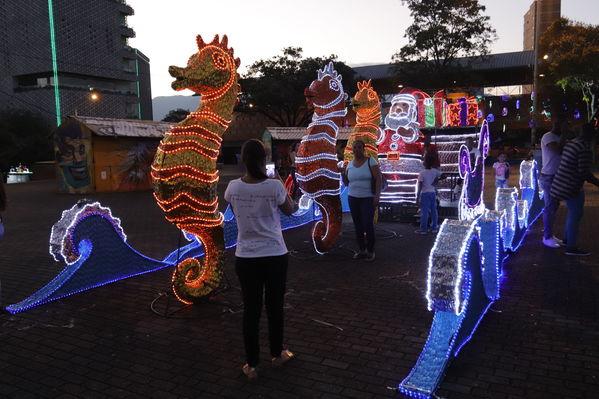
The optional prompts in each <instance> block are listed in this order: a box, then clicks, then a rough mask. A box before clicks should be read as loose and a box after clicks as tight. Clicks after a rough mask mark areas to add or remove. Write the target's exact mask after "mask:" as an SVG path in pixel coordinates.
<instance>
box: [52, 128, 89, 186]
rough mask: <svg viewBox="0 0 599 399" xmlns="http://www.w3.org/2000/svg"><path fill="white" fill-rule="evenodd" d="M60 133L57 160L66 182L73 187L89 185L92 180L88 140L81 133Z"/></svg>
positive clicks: (57, 143)
mask: <svg viewBox="0 0 599 399" xmlns="http://www.w3.org/2000/svg"><path fill="white" fill-rule="evenodd" d="M68 133H70V134H69V135H60V136H57V137H56V143H55V144H56V162H57V163H58V167H59V169H60V171H61V172H62V175H63V176H64V180H65V183H66V184H67V185H69V186H71V187H73V188H81V187H84V186H88V185H89V184H90V183H91V181H90V175H89V165H88V162H87V148H86V141H88V140H85V139H83V138H82V137H81V132H79V135H76V134H72V132H68Z"/></svg>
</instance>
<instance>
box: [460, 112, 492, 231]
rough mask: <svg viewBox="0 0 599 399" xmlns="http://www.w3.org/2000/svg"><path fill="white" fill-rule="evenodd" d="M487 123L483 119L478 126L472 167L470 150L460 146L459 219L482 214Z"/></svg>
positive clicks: (487, 141) (487, 138) (487, 150)
mask: <svg viewBox="0 0 599 399" xmlns="http://www.w3.org/2000/svg"><path fill="white" fill-rule="evenodd" d="M489 146H490V144H489V124H488V123H487V121H486V120H485V121H483V124H482V126H481V128H480V135H479V141H478V150H479V153H480V155H479V156H477V157H476V159H475V160H474V167H472V161H471V159H470V152H469V150H468V148H467V147H466V146H465V145H462V147H461V148H460V155H459V169H460V177H462V179H464V189H462V195H461V196H460V201H459V210H458V211H459V219H460V220H474V219H476V218H477V217H479V216H480V215H482V214H483V212H484V210H485V204H484V202H483V194H484V184H485V180H484V178H485V170H484V167H485V158H486V157H487V154H488V153H489Z"/></svg>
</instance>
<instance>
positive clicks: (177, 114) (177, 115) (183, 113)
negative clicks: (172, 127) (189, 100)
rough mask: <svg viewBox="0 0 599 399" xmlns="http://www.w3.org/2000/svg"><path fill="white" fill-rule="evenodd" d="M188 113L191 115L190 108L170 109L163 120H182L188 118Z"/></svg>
mask: <svg viewBox="0 0 599 399" xmlns="http://www.w3.org/2000/svg"><path fill="white" fill-rule="evenodd" d="M187 115H189V110H188V109H183V108H177V109H171V110H170V111H168V114H166V116H165V117H164V118H162V122H175V123H176V122H181V121H182V120H183V119H185V118H187Z"/></svg>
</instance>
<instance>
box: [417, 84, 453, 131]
mask: <svg viewBox="0 0 599 399" xmlns="http://www.w3.org/2000/svg"><path fill="white" fill-rule="evenodd" d="M412 94H413V95H414V96H415V97H416V98H417V100H416V101H417V102H418V106H417V107H418V122H419V123H420V127H435V126H443V124H444V123H445V106H446V103H445V91H444V90H439V91H438V92H436V93H435V94H433V96H432V97H431V96H429V95H428V94H427V93H425V92H423V91H420V90H414V91H412Z"/></svg>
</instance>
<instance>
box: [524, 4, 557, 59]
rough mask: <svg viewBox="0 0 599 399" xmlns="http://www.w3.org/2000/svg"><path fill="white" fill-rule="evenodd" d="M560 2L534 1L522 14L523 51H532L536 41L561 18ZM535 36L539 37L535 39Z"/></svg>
mask: <svg viewBox="0 0 599 399" xmlns="http://www.w3.org/2000/svg"><path fill="white" fill-rule="evenodd" d="M561 8H562V2H561V0H535V1H533V3H532V4H531V5H530V8H529V9H528V11H527V12H526V14H524V42H523V47H524V51H529V50H534V48H535V46H536V40H537V39H538V38H540V35H542V34H543V32H545V30H546V29H547V27H549V25H551V24H552V23H553V22H554V21H556V20H557V19H559V18H560V16H561ZM537 35H539V37H538V38H537Z"/></svg>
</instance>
